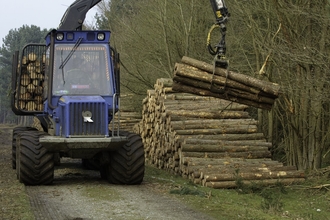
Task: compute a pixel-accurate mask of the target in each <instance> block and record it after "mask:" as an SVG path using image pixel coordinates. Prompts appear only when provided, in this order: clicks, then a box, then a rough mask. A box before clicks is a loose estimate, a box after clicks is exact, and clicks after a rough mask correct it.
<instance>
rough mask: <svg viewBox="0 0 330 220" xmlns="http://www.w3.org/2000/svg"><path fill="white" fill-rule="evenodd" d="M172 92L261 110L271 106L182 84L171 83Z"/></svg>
mask: <svg viewBox="0 0 330 220" xmlns="http://www.w3.org/2000/svg"><path fill="white" fill-rule="evenodd" d="M173 90H175V91H178V92H189V93H193V94H197V95H201V96H213V97H216V98H220V99H226V100H230V101H233V102H238V103H241V104H245V105H248V106H253V107H256V108H261V109H268V110H270V109H271V108H272V105H271V104H267V103H258V102H255V101H252V100H248V99H244V98H241V97H235V96H228V95H227V94H224V93H214V92H211V91H209V90H206V89H200V88H195V87H191V86H186V85H184V84H180V83H175V82H174V83H173Z"/></svg>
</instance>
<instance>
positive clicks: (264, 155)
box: [180, 150, 271, 159]
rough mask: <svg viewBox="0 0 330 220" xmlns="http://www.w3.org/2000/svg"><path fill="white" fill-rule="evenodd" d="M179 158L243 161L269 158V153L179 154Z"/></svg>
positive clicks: (265, 151) (264, 151) (266, 151)
mask: <svg viewBox="0 0 330 220" xmlns="http://www.w3.org/2000/svg"><path fill="white" fill-rule="evenodd" d="M180 157H181V158H183V157H199V158H225V157H238V158H245V159H254V158H270V157H271V153H270V152H269V151H268V150H263V151H250V152H224V153H214V152H181V156H180Z"/></svg>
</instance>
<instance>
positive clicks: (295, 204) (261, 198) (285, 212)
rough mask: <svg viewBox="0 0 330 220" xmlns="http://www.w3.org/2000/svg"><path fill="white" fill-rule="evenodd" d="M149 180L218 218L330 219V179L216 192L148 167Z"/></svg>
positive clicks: (147, 177)
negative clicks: (166, 187) (295, 184)
mask: <svg viewBox="0 0 330 220" xmlns="http://www.w3.org/2000/svg"><path fill="white" fill-rule="evenodd" d="M145 181H148V182H155V181H156V182H158V183H159V184H163V185H167V186H169V187H168V193H169V194H173V195H174V196H175V197H177V198H179V199H180V200H182V201H184V202H185V203H186V204H188V205H189V206H191V207H193V208H194V209H196V210H199V211H201V212H204V213H207V214H208V215H210V216H213V217H214V218H216V219H299V220H310V219H323V220H326V219H330V215H329V213H330V191H329V189H330V186H328V185H326V184H327V183H329V181H330V177H329V176H323V177H322V178H320V177H316V178H314V179H311V180H307V181H306V182H305V183H304V184H303V185H297V186H294V185H291V186H283V185H277V186H273V187H258V186H253V187H245V188H240V189H212V188H206V187H202V186H199V185H195V184H192V183H190V182H189V181H188V180H187V179H183V178H181V177H179V176H174V175H171V174H170V173H168V172H166V171H162V170H159V169H156V168H154V167H149V166H148V167H147V170H146V176H145ZM323 186H324V187H323Z"/></svg>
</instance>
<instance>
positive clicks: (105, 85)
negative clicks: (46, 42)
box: [53, 44, 112, 95]
mask: <svg viewBox="0 0 330 220" xmlns="http://www.w3.org/2000/svg"><path fill="white" fill-rule="evenodd" d="M73 47H74V45H72V44H61V45H56V46H55V56H54V76H53V94H54V95H65V94H69V95H111V94H112V89H111V86H110V85H111V82H110V75H109V70H110V67H109V63H108V62H107V59H108V54H107V49H106V47H105V46H104V45H95V44H94V45H92V44H84V45H80V46H79V47H77V48H75V49H74V50H73ZM72 51H74V52H73V53H72ZM70 53H72V54H70ZM69 54H70V55H69ZM64 61H65V65H63V63H64Z"/></svg>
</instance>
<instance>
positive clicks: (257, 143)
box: [183, 138, 272, 147]
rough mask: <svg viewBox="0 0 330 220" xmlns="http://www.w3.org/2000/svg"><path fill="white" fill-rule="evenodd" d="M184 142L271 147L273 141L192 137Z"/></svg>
mask: <svg viewBox="0 0 330 220" xmlns="http://www.w3.org/2000/svg"><path fill="white" fill-rule="evenodd" d="M183 143H184V144H196V145H218V146H225V145H230V146H246V145H249V146H263V147H271V146H272V143H270V142H265V141H260V140H244V141H235V140H234V141H228V140H203V139H196V138H190V139H186V140H185V141H184V142H183Z"/></svg>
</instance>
